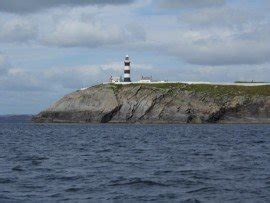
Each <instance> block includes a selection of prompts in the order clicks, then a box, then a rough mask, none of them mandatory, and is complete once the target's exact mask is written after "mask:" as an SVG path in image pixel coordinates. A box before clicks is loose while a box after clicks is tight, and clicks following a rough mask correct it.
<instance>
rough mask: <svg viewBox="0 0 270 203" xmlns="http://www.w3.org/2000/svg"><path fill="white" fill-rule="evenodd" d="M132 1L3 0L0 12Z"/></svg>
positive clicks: (130, 0)
mask: <svg viewBox="0 0 270 203" xmlns="http://www.w3.org/2000/svg"><path fill="white" fill-rule="evenodd" d="M131 2H133V0H23V1H21V0H19V1H18V0H1V6H0V12H1V11H2V12H11V13H30V12H35V11H38V10H42V9H47V8H53V7H59V6H63V5H67V6H85V5H106V4H111V5H119V4H128V3H131Z"/></svg>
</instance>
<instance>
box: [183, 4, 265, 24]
mask: <svg viewBox="0 0 270 203" xmlns="http://www.w3.org/2000/svg"><path fill="white" fill-rule="evenodd" d="M260 17H261V16H260V14H258V13H251V12H248V11H246V10H244V9H239V8H231V7H227V6H222V7H218V8H211V7H210V8H203V9H200V10H198V11H197V12H196V15H194V13H193V12H186V13H183V14H181V15H180V16H179V22H181V23H186V24H188V25H191V26H199V27H204V28H206V27H212V26H216V27H228V26H230V27H241V26H243V25H245V24H251V23H255V22H256V21H258V20H260Z"/></svg>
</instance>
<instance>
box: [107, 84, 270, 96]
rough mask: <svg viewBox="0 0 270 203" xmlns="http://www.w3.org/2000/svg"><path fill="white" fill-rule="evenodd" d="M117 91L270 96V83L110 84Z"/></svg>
mask: <svg viewBox="0 0 270 203" xmlns="http://www.w3.org/2000/svg"><path fill="white" fill-rule="evenodd" d="M109 85H110V87H111V88H113V89H114V90H115V91H117V90H120V89H121V88H124V87H132V86H142V87H154V88H158V89H166V90H170V92H171V93H173V92H174V91H177V90H182V91H192V92H201V93H206V94H209V95H213V96H223V95H224V96H243V95H245V96H256V95H262V96H270V85H262V86H241V85H211V84H190V85H189V84H184V83H151V84H140V83H138V84H136V83H132V84H128V85H122V84H109Z"/></svg>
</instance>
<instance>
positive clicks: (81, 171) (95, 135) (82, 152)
mask: <svg viewBox="0 0 270 203" xmlns="http://www.w3.org/2000/svg"><path fill="white" fill-rule="evenodd" d="M0 139H1V140H0V200H1V201H8V200H26V201H28V200H32V201H41V200H44V201H50V200H55V201H60V200H70V201H71V202H73V201H80V200H110V201H113V200H136V201H147V200H148V201H151V200H153V201H157V200H160V201H178V200H181V201H187V202H196V200H198V201H201V202H208V201H209V200H210V201H222V202H223V201H235V202H269V201H270V125H71V124H66V125H60V124H59V125H35V124H27V123H24V124H0Z"/></svg>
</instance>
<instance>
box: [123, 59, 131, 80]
mask: <svg viewBox="0 0 270 203" xmlns="http://www.w3.org/2000/svg"><path fill="white" fill-rule="evenodd" d="M124 82H131V79H130V60H129V56H128V55H126V58H125V69H124Z"/></svg>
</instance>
